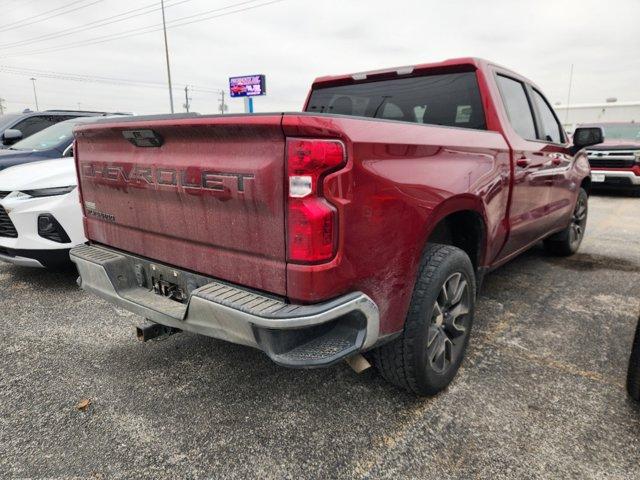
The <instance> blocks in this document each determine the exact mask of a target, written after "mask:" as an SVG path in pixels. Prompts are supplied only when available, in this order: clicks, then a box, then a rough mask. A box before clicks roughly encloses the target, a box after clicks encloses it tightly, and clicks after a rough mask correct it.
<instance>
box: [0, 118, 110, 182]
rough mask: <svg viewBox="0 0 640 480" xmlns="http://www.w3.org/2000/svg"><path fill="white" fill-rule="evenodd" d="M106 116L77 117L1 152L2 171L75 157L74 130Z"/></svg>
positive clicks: (57, 124) (46, 129)
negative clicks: (52, 159)
mask: <svg viewBox="0 0 640 480" xmlns="http://www.w3.org/2000/svg"><path fill="white" fill-rule="evenodd" d="M104 118H105V116H104V115H101V116H92V117H77V118H72V119H71V120H65V121H64V122H59V123H56V124H55V125H52V126H50V127H49V128H45V129H44V130H41V131H39V132H38V133H34V134H33V135H31V136H30V137H29V138H25V139H24V140H20V141H19V142H18V143H15V144H14V145H12V146H11V147H9V148H7V149H5V150H0V170H4V169H5V168H7V167H12V166H14V165H19V164H22V163H28V162H37V161H38V160H46V159H49V158H61V157H72V156H73V149H72V146H73V128H74V127H75V126H76V125H79V124H82V123H91V122H95V121H97V120H99V119H104Z"/></svg>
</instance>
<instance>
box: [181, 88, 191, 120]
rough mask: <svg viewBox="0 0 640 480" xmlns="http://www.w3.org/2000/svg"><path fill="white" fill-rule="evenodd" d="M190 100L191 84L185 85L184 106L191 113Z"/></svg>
mask: <svg viewBox="0 0 640 480" xmlns="http://www.w3.org/2000/svg"><path fill="white" fill-rule="evenodd" d="M189 100H191V99H190V98H189V85H185V86H184V105H183V107H184V108H185V110H186V111H187V113H189Z"/></svg>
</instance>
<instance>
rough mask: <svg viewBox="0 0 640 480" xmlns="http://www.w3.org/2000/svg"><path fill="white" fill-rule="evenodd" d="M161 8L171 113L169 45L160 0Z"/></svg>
mask: <svg viewBox="0 0 640 480" xmlns="http://www.w3.org/2000/svg"><path fill="white" fill-rule="evenodd" d="M160 5H161V7H162V29H163V31H164V54H165V56H166V58H167V80H168V82H169V103H170V104H171V113H173V91H172V90H171V67H170V66H169V44H168V43H167V23H166V21H165V18H164V0H160Z"/></svg>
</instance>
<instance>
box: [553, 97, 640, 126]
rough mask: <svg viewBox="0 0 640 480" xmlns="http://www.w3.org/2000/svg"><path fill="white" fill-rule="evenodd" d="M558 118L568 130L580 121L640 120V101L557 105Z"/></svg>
mask: <svg viewBox="0 0 640 480" xmlns="http://www.w3.org/2000/svg"><path fill="white" fill-rule="evenodd" d="M554 108H555V110H556V113H557V114H558V118H559V119H560V121H561V122H562V125H563V126H564V128H565V129H566V130H567V131H568V132H573V130H574V128H575V126H576V125H577V124H580V123H597V122H640V102H607V103H584V104H575V105H569V106H567V105H555V106H554Z"/></svg>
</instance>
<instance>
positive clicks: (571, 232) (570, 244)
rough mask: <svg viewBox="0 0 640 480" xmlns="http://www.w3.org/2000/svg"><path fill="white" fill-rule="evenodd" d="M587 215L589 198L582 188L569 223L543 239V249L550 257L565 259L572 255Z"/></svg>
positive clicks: (576, 247) (577, 245)
mask: <svg viewBox="0 0 640 480" xmlns="http://www.w3.org/2000/svg"><path fill="white" fill-rule="evenodd" d="M588 213H589V196H588V195H587V192H586V191H585V189H584V188H581V189H580V191H579V192H578V199H577V200H576V205H575V207H574V209H573V214H572V215H571V223H569V226H568V227H567V228H566V229H564V230H563V231H561V232H559V233H556V234H555V235H552V236H551V237H549V238H547V239H545V241H544V248H545V250H546V251H547V252H549V253H550V254H552V255H558V256H562V257H566V256H569V255H573V254H574V253H576V252H577V251H578V249H579V248H580V244H581V243H582V239H583V238H584V232H585V230H586V228H587V215H588Z"/></svg>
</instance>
